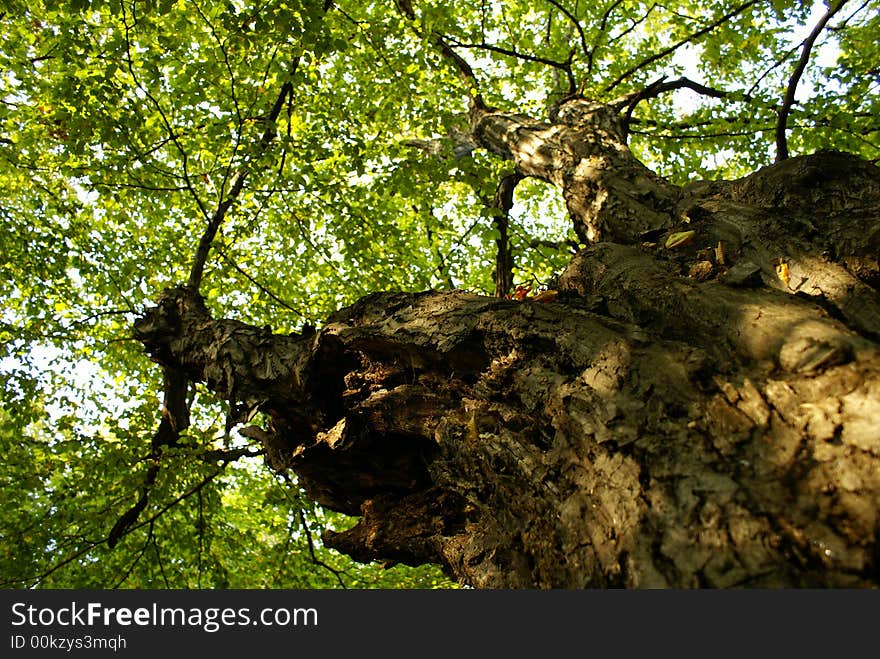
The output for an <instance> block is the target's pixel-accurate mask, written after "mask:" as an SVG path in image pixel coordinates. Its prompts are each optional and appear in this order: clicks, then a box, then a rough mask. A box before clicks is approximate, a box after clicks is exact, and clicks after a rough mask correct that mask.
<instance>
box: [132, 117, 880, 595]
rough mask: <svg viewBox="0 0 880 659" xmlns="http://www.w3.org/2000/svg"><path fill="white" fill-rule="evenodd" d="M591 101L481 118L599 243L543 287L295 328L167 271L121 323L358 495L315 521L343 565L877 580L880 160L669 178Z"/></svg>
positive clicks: (477, 574)
mask: <svg viewBox="0 0 880 659" xmlns="http://www.w3.org/2000/svg"><path fill="white" fill-rule="evenodd" d="M606 110H607V108H603V107H602V106H597V105H589V104H587V103H586V102H580V101H578V102H576V103H573V104H572V105H571V107H568V108H562V109H561V110H560V112H559V113H558V114H557V115H556V116H555V117H553V121H554V123H552V124H537V123H536V122H533V121H532V120H530V119H528V118H527V117H522V116H519V115H505V114H502V113H492V112H488V111H481V113H477V114H479V116H476V115H475V117H474V118H473V119H474V127H475V130H474V132H475V137H476V138H477V139H478V141H479V142H480V143H481V144H482V145H483V146H487V145H491V146H492V148H493V149H495V151H496V152H497V153H499V154H501V155H504V156H505V157H511V158H514V160H515V161H516V163H517V167H518V169H519V171H520V172H521V173H523V174H524V175H531V176H540V177H542V178H545V179H546V180H551V181H553V182H555V183H556V184H557V185H559V186H560V187H561V188H562V189H563V190H564V193H565V196H566V202H567V204H568V208H569V210H570V212H571V213H572V217H573V221H574V222H575V226H576V227H578V232H579V234H580V235H581V237H582V238H583V239H585V240H589V241H591V242H594V243H595V244H592V245H591V246H590V247H588V248H587V249H585V250H583V251H581V252H580V253H579V254H578V255H576V257H575V258H574V259H573V260H572V262H571V264H570V265H569V267H568V268H567V270H566V271H565V272H564V273H563V274H562V276H561V277H560V280H559V286H558V288H559V293H558V296H557V298H556V300H555V301H553V302H548V303H537V302H531V301H528V300H527V301H524V302H514V301H509V300H500V299H497V298H488V297H481V296H478V295H474V294H470V293H467V292H460V291H457V292H447V293H438V292H426V293H421V294H412V293H381V294H374V295H371V296H368V297H366V298H364V299H362V300H360V301H359V302H357V303H356V304H355V305H353V306H352V307H349V308H346V309H343V310H341V311H339V312H337V313H336V314H334V315H333V316H332V317H331V318H329V319H328V320H327V322H326V324H325V325H324V326H323V327H322V328H321V330H320V331H319V332H318V333H317V334H315V335H313V336H308V337H299V336H281V335H276V334H272V333H271V332H270V331H268V330H265V329H261V328H255V327H249V326H247V325H245V324H243V323H239V322H237V321H234V320H215V319H213V318H212V317H211V316H210V314H209V313H208V311H207V309H206V308H205V306H204V304H203V303H202V302H201V300H200V298H199V297H198V296H197V295H196V294H194V293H192V292H191V291H189V290H188V289H186V288H180V289H173V290H170V291H167V292H166V293H165V294H164V296H163V297H162V299H161V300H160V301H159V304H158V306H157V307H155V308H153V309H150V310H149V311H148V312H147V313H146V314H145V316H144V317H143V318H142V319H141V320H140V321H139V322H138V323H137V326H136V335H137V336H138V338H139V339H140V340H141V341H143V342H144V344H145V346H146V348H147V350H148V352H149V353H150V354H151V355H152V357H153V358H154V359H156V360H157V361H159V362H160V363H162V364H164V365H166V366H169V367H173V368H176V369H181V370H183V371H185V372H186V373H187V374H188V377H190V378H191V379H193V380H196V381H202V382H206V383H207V384H208V386H210V387H211V388H212V389H214V390H215V391H217V392H219V393H220V394H222V395H223V396H224V397H226V398H228V399H229V400H230V401H231V402H233V403H235V404H236V405H237V406H239V407H242V408H247V409H254V408H256V409H259V410H260V411H262V412H263V413H264V414H265V415H266V418H268V419H269V420H270V421H269V423H268V424H267V425H266V426H265V427H259V428H256V427H250V428H246V429H245V430H244V431H243V434H244V435H246V436H249V437H252V438H254V439H256V440H259V441H261V442H262V443H263V445H264V446H265V447H266V448H267V461H268V463H269V465H270V467H271V468H273V469H276V470H286V471H290V472H294V473H295V474H296V476H297V478H298V480H299V482H300V484H301V485H302V486H303V487H304V488H305V489H306V491H307V492H308V493H309V494H310V495H311V496H312V497H314V499H315V500H317V501H318V502H320V503H321V504H323V505H325V506H327V507H329V508H332V509H334V510H338V511H342V512H345V513H348V514H351V515H357V516H359V517H360V520H359V522H358V523H357V525H356V526H354V527H353V528H352V529H350V530H348V531H344V532H340V533H332V532H331V533H327V534H326V536H325V538H324V540H325V543H326V544H328V545H330V546H332V547H335V548H337V549H339V550H341V551H343V552H345V553H347V554H349V555H351V556H353V557H354V558H356V559H358V560H362V561H370V560H393V561H400V562H404V563H408V564H420V563H424V562H435V563H439V564H441V565H443V566H444V568H445V569H446V570H447V571H448V572H449V573H450V574H452V575H454V576H455V577H457V578H459V579H460V580H461V581H462V582H464V583H468V584H470V585H473V586H476V587H496V588H497V587H505V588H506V587H516V588H531V587H542V588H543V587H556V588H581V587H606V586H622V587H639V588H644V587H732V586H763V587H781V586H786V587H806V586H834V587H841V586H846V587H876V586H877V585H878V584H880V468H878V467H880V421H878V419H880V353H878V345H877V343H876V341H877V338H878V336H880V303H878V295H877V284H878V280H880V275H878V264H877V256H876V255H877V254H878V252H880V250H878V248H880V172H878V168H876V167H875V166H873V165H870V164H868V163H865V162H863V161H860V160H858V159H856V158H853V157H851V156H847V155H844V154H838V153H822V154H817V155H814V156H810V157H803V158H797V159H792V160H788V161H784V162H782V163H778V164H776V165H774V166H771V167H769V168H766V169H764V170H761V171H759V172H757V173H756V174H754V175H752V176H750V177H747V178H745V179H743V180H740V181H733V182H712V183H699V184H695V185H692V186H689V187H687V188H683V189H681V188H677V187H675V186H672V185H670V184H669V183H667V182H666V181H663V180H662V179H660V178H659V177H657V176H655V175H654V174H652V173H651V172H649V171H648V170H647V169H646V168H644V166H642V165H641V164H640V163H638V161H636V160H635V158H633V157H632V155H631V154H630V153H629V151H628V149H626V148H625V144H623V140H624V136H623V135H622V132H621V131H622V129H621V128H620V124H619V122H617V120H616V118H615V117H614V115H613V114H612V113H610V112H606ZM690 232H693V233H690ZM599 239H601V241H599Z"/></svg>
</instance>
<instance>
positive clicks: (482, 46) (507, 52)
mask: <svg viewBox="0 0 880 659" xmlns="http://www.w3.org/2000/svg"><path fill="white" fill-rule="evenodd" d="M437 36H438V38H439V39H440V40H441V41H444V42H446V41H448V42H449V43H451V45H453V46H455V47H456V48H475V49H479V50H488V51H489V52H492V53H498V54H499V55H504V56H505V57H513V58H515V59H520V60H523V61H524V62H534V63H536V64H546V65H547V66H551V67H553V68H554V69H559V70H560V71H563V72H564V73H565V75H566V77H567V78H568V87H569V92H570V93H572V94H573V93H574V91H575V89H576V88H577V84H576V83H575V80H574V74H573V73H572V72H571V58H569V60H568V61H567V62H557V61H556V60H552V59H547V58H546V57H539V56H537V55H529V54H527V53H521V52H519V51H518V50H515V49H513V50H512V49H509V48H502V47H501V46H495V45H493V44H489V43H462V42H461V41H458V40H457V39H453V38H451V37H446V36H441V35H437ZM572 55H573V53H572ZM468 68H470V66H468Z"/></svg>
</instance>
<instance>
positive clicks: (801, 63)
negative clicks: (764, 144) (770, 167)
mask: <svg viewBox="0 0 880 659" xmlns="http://www.w3.org/2000/svg"><path fill="white" fill-rule="evenodd" d="M848 1H849V0H839V2H837V3H836V4H835V5H834V6H833V7H830V8H829V9H828V11H827V12H825V14H824V15H823V16H822V18H820V19H819V22H818V23H816V26H815V27H814V28H813V31H812V32H810V35H809V36H808V37H807V38H806V40H805V41H804V47H803V49H802V50H801V57H800V59H799V60H798V63H797V66H796V67H795V69H794V72H793V73H792V74H791V78H790V79H789V81H788V88H787V89H786V91H785V99H784V100H783V101H782V107H780V108H779V118H778V120H777V122H776V162H779V161H781V160H785V159H787V158H788V138H787V137H786V134H785V133H786V129H787V124H788V115H789V113H790V112H791V106H792V105H794V95H795V92H796V91H797V86H798V82H799V81H800V79H801V76H802V75H803V73H804V71H805V70H806V68H807V63H808V62H809V61H810V52H811V51H812V49H813V44H814V43H816V39H817V38H818V37H819V35H820V34H821V33H822V30H823V29H825V25H826V24H827V23H828V21H830V20H831V18H832V16H834V14H836V13H837V12H838V11H840V10H841V9H842V8H843V6H844V5H845V4H846V3H847V2H848Z"/></svg>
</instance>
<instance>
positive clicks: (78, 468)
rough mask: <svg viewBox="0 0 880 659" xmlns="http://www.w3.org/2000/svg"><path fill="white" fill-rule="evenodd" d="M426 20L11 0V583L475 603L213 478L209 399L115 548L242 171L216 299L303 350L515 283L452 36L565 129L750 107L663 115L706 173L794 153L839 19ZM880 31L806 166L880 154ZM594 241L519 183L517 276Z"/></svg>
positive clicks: (5, 285)
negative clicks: (161, 355)
mask: <svg viewBox="0 0 880 659" xmlns="http://www.w3.org/2000/svg"><path fill="white" fill-rule="evenodd" d="M411 4H412V5H413V8H414V13H415V20H414V21H410V20H409V19H408V18H406V17H405V16H404V15H403V14H402V13H401V12H399V11H396V10H395V3H392V2H387V3H362V2H355V1H354V0H339V1H338V2H335V3H333V5H332V6H331V8H330V9H329V11H327V12H325V11H324V7H323V3H321V2H316V1H315V0H293V1H290V2H269V3H263V2H257V3H253V2H249V1H248V0H234V1H232V2H229V1H224V2H217V1H215V0H199V1H197V2H183V1H180V0H113V1H112V2H98V1H96V0H78V1H76V2H58V1H55V0H33V1H29V2H22V1H20V0H11V1H6V2H2V3H0V27H2V36H0V180H2V189H3V190H4V193H3V195H2V198H0V232H2V235H3V239H2V244H0V298H2V300H3V307H2V310H0V377H2V383H3V389H2V392H0V393H2V408H0V443H2V446H0V448H2V451H3V455H4V456H5V458H6V459H5V460H4V466H3V468H2V469H0V585H3V586H7V587H10V586H12V587H20V586H28V585H36V586H41V587H56V588H72V587H112V586H120V587H128V588H147V587H169V588H193V587H216V588H225V587H230V588H250V587H259V588H272V587H337V586H339V584H340V579H341V581H342V582H344V583H345V585H346V586H349V587H450V586H451V585H452V584H450V583H449V582H448V581H446V580H445V579H444V578H443V577H442V576H441V575H440V574H439V573H438V572H437V570H436V569H433V568H419V569H409V568H404V567H395V568H393V569H390V570H382V569H380V568H379V567H377V566H357V565H353V564H351V563H350V562H348V561H347V560H345V559H344V557H341V556H338V555H335V554H333V553H332V552H330V551H328V550H327V549H325V548H323V547H322V546H321V545H320V541H319V538H320V531H321V529H322V528H325V527H332V528H340V527H343V526H345V525H348V524H350V523H351V521H350V520H348V519H345V518H343V517H342V516H340V515H336V514H333V513H330V512H328V511H324V510H321V509H318V508H315V507H314V506H312V504H310V503H309V502H308V501H307V500H305V498H304V497H303V496H302V494H301V493H300V492H299V490H298V489H297V488H296V486H295V484H287V483H284V482H282V481H279V480H277V479H275V478H273V477H271V476H270V475H269V474H268V472H267V471H266V470H265V469H264V468H263V466H262V463H261V462H260V461H259V460H253V459H242V460H240V461H237V462H233V463H230V464H226V465H223V464H221V463H216V462H215V463H211V462H205V461H204V460H201V459H200V458H199V457H198V456H199V455H200V453H201V452H202V451H203V450H204V449H205V448H206V447H208V448H210V447H223V446H231V447H236V446H242V445H243V444H244V440H243V438H237V437H236V436H235V435H233V436H232V437H226V436H225V434H224V432H223V426H224V414H225V411H224V409H223V407H222V405H221V404H220V403H218V402H217V401H216V400H214V399H213V398H212V397H211V396H209V395H207V394H205V393H204V392H199V394H198V395H197V396H196V399H195V403H194V409H193V414H194V419H195V424H194V426H193V428H192V429H191V431H190V432H189V433H188V435H187V436H186V438H185V441H184V442H183V444H182V446H181V447H180V448H178V449H176V450H175V451H174V452H173V453H172V452H168V453H167V454H166V455H163V458H162V469H161V471H160V476H159V478H158V480H157V482H156V485H155V487H154V488H153V491H152V492H151V498H150V501H151V503H150V505H149V507H148V508H147V510H146V511H145V512H144V514H143V515H142V517H141V520H140V521H141V525H140V526H139V527H138V528H137V529H136V530H135V531H133V532H132V533H131V534H129V535H128V536H126V537H125V538H124V539H123V541H122V542H121V543H120V545H119V546H118V547H117V548H116V549H115V550H113V551H110V550H109V549H107V547H106V544H105V543H104V540H105V539H106V537H107V533H108V531H109V529H110V527H112V525H113V523H114V522H115V521H116V519H118V517H119V515H120V514H121V513H122V512H124V511H125V510H126V509H127V508H128V507H130V506H131V505H133V503H134V502H135V501H136V500H137V497H138V495H139V492H140V488H141V485H142V483H143V478H144V473H145V471H146V469H147V468H148V465H147V464H145V460H146V458H147V455H148V454H149V443H150V438H151V436H152V433H153V431H154V429H155V427H156V424H157V420H158V414H159V403H158V396H159V393H158V392H159V391H160V388H161V382H160V381H159V374H158V373H157V372H156V369H155V368H154V366H153V365H152V364H150V363H149V361H148V360H147V359H146V358H145V357H144V356H143V353H142V350H141V349H140V346H139V345H138V344H136V343H134V342H133V341H132V340H131V339H130V327H131V324H132V322H133V320H134V318H135V317H136V316H137V314H138V313H139V312H140V310H142V309H143V307H144V306H145V305H147V304H149V302H150V300H151V298H153V297H154V296H155V295H156V293H157V292H158V291H160V290H161V289H162V288H164V287H166V286H168V285H173V284H178V283H180V282H181V281H184V280H185V279H186V277H187V274H188V272H189V269H190V267H191V264H192V259H193V256H194V254H195V249H196V245H197V244H198V241H199V239H200V237H201V235H202V233H203V231H204V228H205V226H206V225H207V222H208V219H209V218H210V217H211V216H212V215H213V214H214V213H215V212H216V210H217V209H218V208H219V207H220V206H221V205H222V204H223V203H224V201H225V200H227V199H228V198H229V195H230V192H231V191H232V190H233V189H234V185H235V181H236V178H237V177H238V176H242V175H243V174H244V175H246V179H245V183H244V186H243V187H242V188H241V191H240V192H239V193H238V194H237V195H236V196H235V198H234V199H232V203H231V206H230V207H229V210H228V212H227V214H226V217H225V219H224V222H223V223H222V226H221V230H220V233H219V234H218V236H217V238H216V240H215V243H214V247H213V250H212V252H211V256H210V259H209V261H208V264H207V271H206V275H205V279H204V281H203V283H202V292H203V294H205V295H206V296H207V298H208V301H209V304H210V305H212V307H213V308H214V310H215V312H216V313H218V314H222V315H225V316H233V317H236V318H240V319H242V320H244V321H246V322H250V323H254V324H261V325H262V324H268V325H271V326H272V327H273V328H274V329H275V330H276V331H279V332H290V331H295V330H297V329H299V328H300V327H301V326H302V325H303V324H304V323H305V322H313V323H320V321H321V319H323V318H325V317H326V316H327V314H328V313H329V312H331V311H333V310H335V309H337V308H339V307H340V306H342V305H345V304H349V303H352V302H354V301H355V300H356V299H357V298H359V297H360V296H362V295H364V294H365V293H368V292H371V291H376V290H388V289H394V290H423V289H428V288H437V289H444V288H453V287H455V288H467V289H470V290H475V291H480V292H485V293H488V292H491V291H492V290H493V282H492V270H493V267H494V258H495V240H496V238H497V237H498V235H497V230H496V228H495V226H494V224H493V221H492V209H491V208H490V203H489V202H490V200H491V199H492V197H493V195H494V192H495V186H496V185H497V182H498V180H499V179H500V177H501V176H502V175H503V174H504V173H508V172H509V165H508V164H507V163H504V162H500V161H498V160H497V159H496V158H495V157H494V156H492V155H491V154H487V153H485V152H483V151H481V150H477V151H475V152H474V153H473V154H471V155H470V156H467V157H456V155H455V153H454V139H452V138H450V136H455V135H461V134H462V133H464V132H466V129H467V115H466V113H467V91H468V90H467V89H466V88H465V83H464V82H463V81H462V78H461V77H460V76H459V75H458V72H457V71H456V70H455V68H454V67H453V66H451V65H450V62H449V61H448V60H447V59H444V58H443V56H442V55H441V54H440V52H439V50H438V48H436V47H435V44H436V38H437V36H438V35H441V36H442V37H443V38H444V40H445V41H446V43H448V44H450V45H452V46H453V48H454V49H455V50H456V52H457V53H459V54H460V55H462V56H463V57H465V58H466V59H468V61H469V62H470V63H471V65H472V68H473V69H474V72H475V75H476V78H477V83H478V84H479V91H480V92H481V93H482V94H483V96H484V97H485V99H486V101H487V102H488V103H490V104H492V105H495V106H498V107H500V108H503V109H508V110H512V111H513V110H515V111H521V112H525V113H530V114H532V115H533V116H535V117H537V118H541V117H543V116H544V115H545V114H546V111H547V109H548V108H549V107H550V106H551V105H552V104H553V103H554V102H557V101H559V100H560V99H561V98H563V96H565V95H566V94H569V93H570V92H571V91H572V86H574V87H575V88H576V90H577V91H578V92H579V93H582V94H584V95H586V96H589V97H593V98H598V99H601V100H611V99H614V98H616V97H618V96H621V95H623V94H625V93H629V92H634V91H637V90H639V89H642V88H643V87H644V86H645V85H646V84H648V83H651V82H653V81H655V80H657V79H658V78H660V77H661V76H668V77H669V79H674V78H675V77H678V76H680V75H686V76H688V77H690V78H692V79H694V80H697V81H698V82H701V83H702V84H705V85H709V86H712V87H716V88H719V89H723V90H725V91H726V92H728V95H727V96H726V97H725V98H723V99H715V98H707V97H701V96H698V95H696V94H695V93H693V92H692V91H689V90H679V91H677V92H675V93H674V94H667V95H663V96H660V97H657V98H651V99H649V100H647V101H643V102H642V103H640V104H639V105H638V106H637V107H636V108H635V110H634V114H633V135H632V147H633V149H634V150H635V151H636V152H637V153H638V154H639V155H640V157H642V158H643V159H644V160H645V161H646V162H647V163H648V164H649V165H650V166H652V167H653V168H655V169H656V170H657V171H658V172H660V173H661V174H663V175H665V176H667V177H669V178H670V179H672V180H674V181H676V182H684V181H687V180H692V179H695V178H711V177H720V176H723V177H730V176H739V175H743V174H745V173H747V172H749V171H751V170H753V169H755V168H756V167H758V166H760V165H763V164H766V163H767V162H768V161H769V160H770V159H772V157H773V132H774V129H775V121H776V109H777V108H778V107H779V105H780V103H781V99H782V98H783V97H784V93H785V89H786V86H787V84H788V80H789V77H790V75H791V73H792V70H793V68H794V64H795V62H796V60H797V57H798V56H799V54H800V44H801V40H802V39H803V38H804V36H805V35H806V34H807V33H808V32H809V30H810V29H811V26H812V25H813V24H814V23H815V21H816V19H817V17H818V15H819V13H817V12H822V11H824V6H823V5H822V4H821V3H816V7H813V6H811V5H810V4H809V3H800V2H797V3H796V2H791V1H784V0H779V1H774V2H772V3H766V2H757V3H754V4H748V5H745V4H743V7H744V8H743V9H742V11H739V12H738V13H737V12H735V11H734V10H735V9H736V8H737V7H738V5H736V4H732V3H731V2H729V1H728V0H708V2H707V1H705V0H704V1H702V2H699V3H697V2H692V1H689V0H681V1H677V2H673V3H665V4H664V5H658V4H655V3H644V2H639V1H624V2H610V1H609V2H605V3H598V4H597V3H588V2H575V1H574V0H553V1H551V0H543V1H542V2H526V1H525V0H522V1H521V0H504V1H498V2H473V3H464V4H463V3H457V4H456V3H448V2H441V1H440V0H425V1H416V0H414V1H413V2H412V3H411ZM731 13H732V14H733V16H732V17H731V18H730V19H729V20H728V21H725V22H721V23H719V25H718V26H716V27H715V28H714V29H712V30H710V31H708V32H706V33H705V34H702V35H699V34H698V33H699V32H700V30H702V29H703V28H704V27H705V26H707V25H709V24H710V23H711V22H712V21H713V20H714V18H721V17H722V16H725V15H727V14H731ZM878 15H880V12H878V5H877V2H876V0H868V2H865V3H856V4H854V5H853V6H852V7H851V8H850V7H849V6H847V8H845V9H844V10H843V11H842V12H841V13H840V14H839V15H838V16H837V17H836V19H835V20H834V21H833V22H832V24H831V26H832V28H833V29H830V30H827V31H826V32H825V33H823V36H822V37H821V38H820V39H819V41H818V42H817V46H816V48H815V53H814V57H813V59H812V60H811V65H810V67H808V69H807V72H806V74H805V77H804V79H803V80H802V81H801V83H800V86H799V87H798V93H797V99H798V103H797V104H796V105H795V107H794V108H793V112H792V116H791V120H790V122H789V135H790V147H791V149H792V150H793V152H808V151H813V150H816V149H820V148H842V149H846V150H850V151H853V152H856V153H859V154H861V155H863V156H865V157H867V158H873V159H876V158H878V151H880V142H878V136H877V130H878V116H880V111H878V94H877V88H878V83H880V72H878V69H877V66H878V65H877V62H878V61H880V46H878V42H877V39H876V35H877V34H880V18H878ZM678 43H681V46H680V47H678V48H674V49H672V48H671V47H672V46H674V45H675V44H678ZM667 51H668V52H667ZM664 52H665V53H666V54H665V55H664V56H663V57H657V58H656V59H652V57H653V56H655V55H657V54H661V53H664ZM288 84H289V85H290V89H292V94H291V96H290V97H289V98H287V97H282V106H281V108H280V111H279V112H278V115H277V118H276V119H275V120H274V121H270V120H269V119H270V115H269V113H270V110H271V108H272V107H273V105H275V104H276V101H277V100H278V99H279V94H281V93H282V90H283V89H284V88H285V87H284V86H285V85H288ZM266 136H268V139H264V137H266ZM413 140H422V141H423V142H431V141H433V142H432V143H434V144H439V145H441V146H440V153H439V154H435V153H432V152H430V150H426V149H418V148H414V147H413V146H412V144H413ZM572 238H573V236H572V233H571V229H570V227H569V225H568V222H567V221H566V216H565V210H564V204H563V203H562V202H561V199H560V197H559V195H558V193H557V192H555V191H553V190H551V189H550V188H549V186H547V185H545V184H543V183H538V182H524V183H522V184H520V186H519V187H518V189H517V192H516V205H515V207H514V211H513V213H512V217H511V227H510V239H511V247H512V250H513V254H514V257H515V260H516V264H515V271H514V275H515V283H518V284H519V283H522V284H530V285H532V286H533V288H536V287H538V286H541V285H546V284H547V283H548V282H549V281H551V279H552V277H553V275H554V274H558V272H559V271H560V270H561V269H562V267H563V266H564V264H565V262H566V260H567V258H568V257H569V255H570V249H571V248H570V246H569V241H571V240H572ZM554 244H555V245H554ZM307 528H308V529H309V531H308V532H307V531H306V529H307ZM310 538H311V541H310ZM312 552H314V556H313V555H312Z"/></svg>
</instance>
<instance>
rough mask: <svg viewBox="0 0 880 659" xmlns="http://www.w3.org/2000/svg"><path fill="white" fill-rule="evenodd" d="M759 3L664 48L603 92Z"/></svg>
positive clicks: (755, 0) (742, 7)
mask: <svg viewBox="0 0 880 659" xmlns="http://www.w3.org/2000/svg"><path fill="white" fill-rule="evenodd" d="M759 1H760V0H748V2H746V3H745V4H743V5H740V6H739V7H737V8H736V9H734V10H732V11H729V12H727V13H726V14H724V16H722V17H721V18H719V19H717V20H715V21H713V22H712V23H710V24H709V25H707V26H705V27H704V28H702V29H700V30H697V31H696V32H694V33H693V34H690V35H688V36H687V37H685V38H684V39H681V40H680V41H678V42H676V43H674V44H673V45H671V46H669V48H664V49H663V50H661V51H660V52H659V53H655V54H653V55H651V56H650V57H647V58H645V59H644V60H642V61H641V62H639V63H638V64H636V65H635V66H633V67H632V68H630V69H628V70H627V71H624V72H623V73H621V74H620V75H619V76H618V77H617V78H616V79H615V80H614V81H613V82H612V83H611V84H609V85H608V86H607V87H605V89H604V90H603V91H604V92H605V93H608V92H610V91H611V90H612V89H614V88H615V87H617V85H619V84H620V83H621V82H623V81H624V80H626V79H627V78H629V77H630V76H631V75H632V74H634V73H635V72H636V71H638V70H639V69H643V68H644V67H646V66H648V64H651V63H652V62H656V61H657V60H660V59H663V58H664V57H666V56H667V55H670V54H672V53H674V52H675V51H676V50H678V49H679V48H681V47H682V46H684V45H685V44H687V43H690V42H692V41H696V40H697V39H699V38H700V37H702V36H703V35H704V34H706V33H708V32H711V31H712V30H714V29H715V28H716V27H718V26H719V25H722V24H723V23H726V22H727V21H729V20H730V19H731V18H733V17H734V16H737V15H738V14H741V13H742V12H744V11H745V10H746V9H748V8H749V7H751V6H752V5H756V4H758V2H759Z"/></svg>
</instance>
